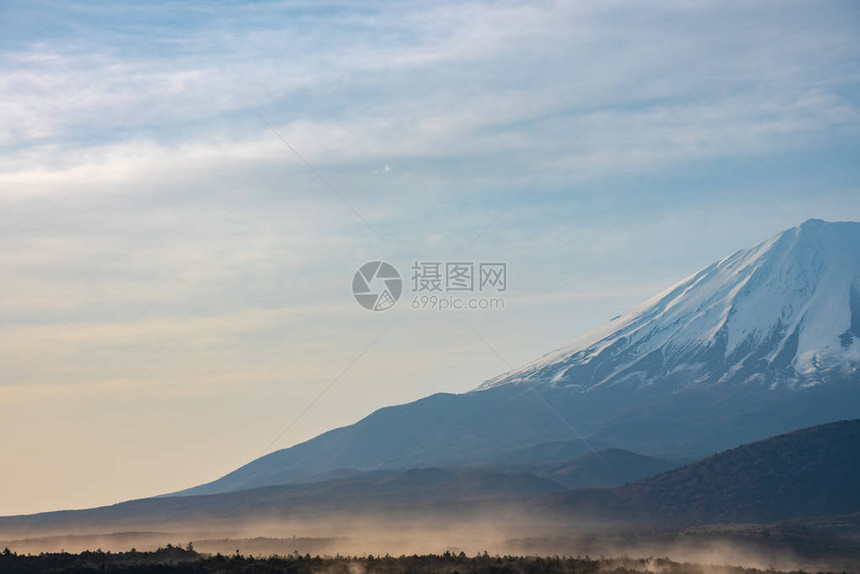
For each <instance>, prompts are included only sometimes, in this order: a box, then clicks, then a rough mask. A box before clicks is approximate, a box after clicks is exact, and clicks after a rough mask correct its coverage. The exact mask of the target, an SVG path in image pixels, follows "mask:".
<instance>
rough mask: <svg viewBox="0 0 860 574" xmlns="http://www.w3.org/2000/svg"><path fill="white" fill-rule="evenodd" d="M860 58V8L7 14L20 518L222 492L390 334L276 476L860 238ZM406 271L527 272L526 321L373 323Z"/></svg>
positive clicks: (9, 299) (40, 9)
mask: <svg viewBox="0 0 860 574" xmlns="http://www.w3.org/2000/svg"><path fill="white" fill-rule="evenodd" d="M858 32H860V7H858V5H857V4H856V3H853V2H816V3H813V2H808V3H807V2H787V3H786V2H758V3H754V4H753V3H728V4H725V3H716V2H706V1H703V2H696V1H686V0H685V1H680V0H679V1H677V2H658V3H649V4H647V5H646V4H638V5H630V4H628V3H621V2H617V3H616V2H594V3H589V2H581V3H565V2H562V3H554V2H539V3H532V4H522V3H518V2H501V3H480V2H475V3H473V2H462V3H444V2H441V3H440V2H411V3H376V2H363V3H340V2H332V3H329V2H289V1H287V2H225V3H217V2H206V3H202V2H183V3H177V4H174V3H159V2H148V3H143V4H137V3H134V4H133V3H123V2H104V3H99V2H91V3H87V2H74V1H73V2H30V3H0V52H2V57H0V117H2V118H3V121H2V122H0V150H2V153H0V241H2V243H3V246H4V249H2V250H0V284H2V286H3V291H2V293H3V297H2V298H0V433H2V436H5V437H7V438H6V441H5V442H4V461H3V464H4V465H7V467H8V468H5V469H3V473H4V475H5V476H8V477H9V479H8V482H9V486H8V487H6V488H4V492H2V493H0V514H7V513H14V512H30V511H37V510H49V509H54V508H60V507H63V508H68V507H80V506H87V505H94V504H104V503H110V502H115V501H118V500H123V499H127V498H132V497H139V496H146V495H149V494H154V493H158V492H164V491H169V490H177V489H180V488H184V487H187V486H190V485H192V484H196V483H200V482H203V481H206V480H209V479H212V478H215V477H217V476H219V475H221V474H223V473H225V472H227V471H229V470H231V469H233V468H235V467H236V466H238V465H240V464H242V463H244V462H247V461H248V460H249V459H251V458H254V457H255V456H257V455H258V454H259V453H260V451H261V449H263V448H264V447H265V446H266V445H267V444H268V443H269V442H270V441H271V440H272V439H274V438H275V437H276V436H278V434H279V433H280V432H281V431H282V430H283V429H284V428H285V426H286V425H287V424H288V423H289V422H290V421H291V420H292V419H293V418H294V417H295V415H296V414H297V413H298V412H300V411H301V410H302V409H303V408H304V407H305V406H306V405H307V404H308V403H309V402H310V401H311V400H313V398H314V397H316V396H317V395H318V393H319V391H320V390H321V389H322V388H325V387H326V386H327V385H328V384H329V383H330V382H331V381H332V380H333V379H334V378H335V377H337V376H338V375H339V374H340V373H341V372H343V370H344V368H346V367H347V366H348V365H349V364H350V363H352V361H353V360H354V359H355V358H356V356H357V355H358V354H359V353H361V351H362V350H363V349H365V348H366V347H367V345H368V344H369V343H370V342H371V341H372V340H373V339H374V337H375V336H377V335H378V334H379V333H381V332H382V331H383V330H384V329H385V328H387V327H389V325H392V324H393V326H391V327H390V328H389V330H388V331H386V333H385V335H384V336H383V337H382V338H381V339H380V340H379V342H378V343H377V344H375V345H374V346H373V347H372V348H371V349H370V350H369V351H368V352H367V353H365V354H364V355H363V356H362V357H361V359H360V360H359V361H358V362H356V363H355V364H354V366H352V367H351V368H349V369H348V370H347V372H346V373H345V374H344V375H343V376H342V377H341V379H339V380H338V383H337V385H335V386H334V387H332V389H331V391H330V392H329V393H327V394H326V395H325V396H324V397H323V398H322V399H320V401H319V402H318V403H316V404H315V405H314V407H313V408H312V409H311V410H310V411H309V412H308V414H307V415H305V416H304V417H303V418H302V419H301V420H300V421H299V422H298V423H296V425H295V426H293V427H292V428H291V429H290V430H289V431H288V432H287V433H286V434H284V436H283V437H282V438H281V439H280V440H279V442H278V443H277V445H276V447H285V446H289V445H290V444H294V443H296V442H298V441H301V440H304V439H307V438H310V437H312V436H314V435H315V434H317V433H319V432H322V431H324V430H327V429H329V428H332V427H334V426H339V425H343V424H349V423H351V422H354V421H355V420H357V419H359V418H361V417H362V416H364V415H366V414H368V413H369V412H371V411H372V410H374V409H375V408H378V407H381V406H384V405H388V404H392V403H399V402H404V401H408V400H413V399H416V398H419V397H421V396H425V395H427V394H430V393H432V392H438V391H446V392H461V391H465V390H469V389H471V388H474V387H475V386H477V385H478V384H480V382H482V381H483V380H485V379H487V378H490V377H492V376H495V375H497V374H499V373H500V372H502V371H504V370H505V366H504V364H503V363H502V362H501V361H499V359H498V357H496V356H495V355H494V354H493V353H492V352H490V351H489V350H488V349H487V348H486V346H484V344H483V343H482V342H481V341H480V340H478V339H477V338H476V337H475V336H474V333H472V331H471V330H470V329H469V328H467V327H466V326H465V325H464V322H468V323H469V324H470V325H472V326H473V327H474V329H476V330H477V331H479V332H481V333H482V335H483V336H484V337H485V338H486V339H487V340H488V341H489V342H491V344H492V345H493V346H494V347H495V348H496V350H497V351H498V352H499V354H501V355H502V356H504V358H505V360H506V361H507V362H508V363H511V364H518V363H522V362H525V361H528V360H530V359H532V358H534V357H536V356H538V355H540V354H542V353H544V352H546V351H549V350H551V349H553V348H555V347H558V346H560V345H563V344H565V343H568V342H570V341H572V340H574V339H576V338H577V337H579V336H581V335H583V334H585V333H586V332H588V331H589V330H590V329H593V328H595V327H597V326H599V325H600V324H601V323H602V322H603V321H605V320H606V319H608V318H610V317H612V316H614V315H617V314H619V313H622V312H624V311H626V310H627V309H628V308H630V307H631V306H632V305H634V304H636V303H638V302H640V301H642V300H644V299H646V298H648V297H649V296H650V295H652V294H654V293H655V292H656V291H659V290H661V289H663V288H665V287H667V286H668V285H670V284H672V283H674V282H676V281H678V280H680V279H682V278H683V277H684V276H686V275H688V274H690V273H692V272H694V271H696V270H697V269H699V268H701V267H704V266H705V265H707V264H709V263H711V262H712V261H714V260H716V259H719V258H721V257H724V256H726V255H728V254H729V253H731V252H733V251H734V250H737V249H740V248H742V247H746V246H749V245H750V244H752V243H755V242H757V241H760V240H763V239H765V238H767V237H768V236H770V235H773V234H775V233H777V232H779V231H781V230H782V229H784V228H787V227H791V226H793V225H796V224H799V223H800V222H801V221H803V220H804V219H807V218H810V217H818V218H822V219H830V220H846V219H852V220H860V193H858V191H860V167H858V166H860V162H858V161H857V158H858V155H860V154H858V152H860V109H858V88H860V58H858V56H860V43H858V41H857V38H858V37H860V34H858ZM257 114H259V115H260V116H262V117H263V118H264V119H265V120H266V122H268V123H269V124H271V126H272V127H273V128H274V129H275V130H276V131H277V132H278V133H279V134H280V135H281V136H282V137H283V138H284V139H285V140H286V141H287V142H289V144H290V145H291V146H293V147H294V148H295V149H296V150H297V151H298V152H299V153H300V154H301V155H302V157H304V158H305V159H306V160H307V162H308V163H309V164H310V165H311V166H313V168H314V169H315V170H316V171H317V172H318V173H319V174H320V175H322V177H323V178H325V180H326V181H327V182H328V183H329V184H330V185H331V186H332V187H333V188H334V189H335V190H336V191H337V192H338V193H339V194H340V195H341V196H342V197H343V198H344V199H345V200H346V201H347V202H348V203H349V204H350V205H351V206H352V207H353V208H354V209H355V210H356V211H357V212H358V213H359V214H360V215H361V217H363V218H364V219H365V220H366V221H367V222H368V223H369V224H370V225H371V226H372V227H373V228H374V229H375V230H376V231H377V232H378V233H379V234H380V235H381V236H382V237H383V238H384V239H385V242H384V243H383V242H382V241H380V240H379V239H378V238H377V237H376V235H374V234H373V233H372V232H370V230H369V229H368V228H367V227H366V226H365V224H364V223H363V222H362V221H361V220H360V219H359V218H358V217H356V216H355V214H354V213H353V212H352V211H351V210H350V209H349V208H348V207H347V206H346V205H345V204H344V203H342V202H341V201H340V200H339V199H338V198H337V197H336V196H335V194H333V193H332V192H331V191H330V190H329V189H328V188H327V187H326V186H325V185H324V184H323V182H321V181H320V179H319V178H318V177H317V176H316V175H315V174H314V173H313V172H312V171H311V170H309V169H308V167H307V166H306V165H304V164H303V163H302V162H301V161H299V159H298V158H297V157H296V156H295V155H293V154H292V152H291V151H290V150H289V149H288V148H287V147H286V146H285V145H284V144H283V143H282V142H281V141H280V140H279V139H278V138H277V137H276V136H275V134H274V133H273V132H272V131H271V130H270V129H269V128H268V127H267V126H266V125H265V124H264V123H263V122H262V121H261V120H260V119H259V118H258V116H257ZM589 125H591V127H590V128H588V129H587V131H585V133H583V134H582V135H581V137H580V138H579V139H577V140H576V142H575V143H574V144H573V145H572V146H571V147H570V149H569V150H568V151H567V153H564V154H563V155H561V157H558V159H557V161H555V162H554V163H552V166H551V167H550V168H549V169H547V170H546V171H545V173H543V175H542V176H541V177H540V178H539V179H538V180H537V181H536V182H535V183H534V184H533V185H532V186H531V187H530V188H529V190H528V192H527V193H525V194H524V195H523V196H522V197H521V198H520V199H519V200H518V201H516V202H515V203H513V205H511V203H512V202H513V201H514V199H515V198H516V197H517V196H518V195H519V194H520V193H521V192H522V191H523V190H524V189H526V187H527V186H529V184H530V183H532V182H533V181H534V180H535V178H536V177H538V175H539V174H541V172H542V171H543V170H544V169H546V168H547V166H548V165H549V164H550V163H551V162H553V160H554V158H556V157H557V156H558V155H559V154H560V152H562V151H563V150H565V149H566V148H567V147H568V146H569V145H570V144H571V142H573V141H574V139H575V138H576V137H577V135H578V134H580V133H581V132H582V131H583V130H584V129H585V128H586V127H587V126H589ZM509 206H510V208H509V209H507V210H506V208H508V207H509ZM505 210H506V211H505ZM503 211H504V215H503V216H502V217H501V218H500V219H499V220H498V221H497V222H496V223H495V224H494V225H492V226H491V227H490V228H489V229H488V230H487V232H486V233H485V234H484V235H482V236H481V238H480V240H478V241H477V242H476V243H475V244H474V245H471V246H470V244H471V243H472V242H473V240H474V239H475V238H476V237H477V236H478V235H479V234H480V233H481V231H482V230H483V229H484V228H486V226H487V225H488V224H489V223H490V222H491V221H493V220H494V219H495V218H496V217H497V216H498V215H499V214H500V213H502V212H503ZM376 259H384V260H387V261H391V262H392V263H394V264H395V265H396V266H397V267H398V268H400V269H401V272H403V273H404V274H405V273H406V270H408V268H409V266H410V265H411V263H412V262H413V261H414V260H466V261H505V262H507V264H508V268H509V283H510V289H509V292H508V293H507V294H506V295H505V300H506V308H505V309H504V310H503V311H492V312H491V311H487V312H476V313H467V314H465V315H464V314H463V313H436V314H433V313H418V312H414V311H411V310H410V309H409V308H408V305H405V304H403V303H404V302H401V304H400V305H398V306H397V307H395V308H394V309H392V310H391V311H390V312H385V313H369V312H367V311H365V310H364V309H362V308H361V307H359V306H358V305H356V304H355V302H354V301H353V299H352V295H351V293H350V291H349V288H350V282H351V278H352V274H353V273H354V271H355V270H356V269H357V268H358V267H359V266H360V265H361V264H362V263H364V262H366V261H369V260H376ZM164 469H170V472H165V471H164ZM58 473H60V474H62V476H63V477H64V478H63V480H62V481H61V484H58V482H57V479H56V476H57V474H58Z"/></svg>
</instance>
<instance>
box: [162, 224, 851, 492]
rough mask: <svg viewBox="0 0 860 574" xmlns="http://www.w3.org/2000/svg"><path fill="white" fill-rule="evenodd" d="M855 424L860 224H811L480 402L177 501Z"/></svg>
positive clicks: (420, 409) (293, 451)
mask: <svg viewBox="0 0 860 574" xmlns="http://www.w3.org/2000/svg"><path fill="white" fill-rule="evenodd" d="M850 418H860V223H853V222H840V223H828V222H824V221H820V220H809V221H807V222H805V223H803V224H802V225H800V226H798V227H794V228H791V229H788V230H786V231H784V232H782V233H780V234H778V235H776V236H775V237H772V238H770V239H768V240H766V241H764V242H762V243H760V244H758V245H756V246H754V247H751V248H749V249H745V250H742V251H738V252H737V253H734V254H732V255H730V256H728V257H726V258H725V259H723V260H721V261H718V262H716V263H713V264H711V265H709V266H707V267H705V268H704V269H702V270H701V271H699V272H697V273H694V274H693V275H691V276H690V277H687V278H686V279H684V280H682V281H681V282H680V283H677V284H676V285H674V286H673V287H670V288H669V289H668V290H666V291H664V292H663V293H660V294H659V295H657V296H655V297H654V298H652V299H651V300H649V301H646V302H645V303H643V304H642V305H640V306H639V307H637V308H636V309H634V310H632V311H631V312H630V313H628V314H626V315H623V316H621V317H618V318H616V319H614V320H612V321H610V322H609V323H608V324H606V325H605V326H604V327H603V328H601V329H599V330H597V331H595V332H593V333H591V334H589V335H588V336H586V337H584V338H582V339H580V340H579V341H577V342H575V343H573V344H572V345H570V346H568V347H565V348H562V349H559V350H557V351H555V352H552V353H550V354H548V355H545V356H544V357H542V358H540V359H538V360H537V361H535V362H533V363H530V364H528V365H525V366H523V367H521V368H518V369H515V370H513V371H511V372H509V373H505V374H503V375H501V376H499V377H496V378H494V379H491V380H489V381H487V382H485V383H483V384H482V385H480V386H479V387H477V388H476V389H475V390H474V391H471V392H469V393H465V394H459V395H453V394H437V395H432V396H430V397H427V398H425V399H422V400H419V401H416V402H413V403H409V404H405V405H399V406H395V407H388V408H384V409H381V410H379V411H376V412H375V413H373V414H371V415H370V416H368V417H366V418H365V419H363V420H361V421H359V422H357V423H356V424H354V425H351V426H348V427H343V428H340V429H335V430H332V431H329V432H327V433H324V434H322V435H320V436H318V437H316V438H314V439H312V440H310V441H307V442H305V443H302V444H299V445H296V446H294V447H291V448H288V449H284V450H280V451H277V452H274V453H271V454H269V455H266V456H264V457H262V458H259V459H257V460H255V461H253V462H251V463H249V464H247V465H245V466H243V467H241V468H239V469H238V470H236V471H234V472H232V473H230V474H228V475H226V476H224V477H222V478H220V479H218V480H216V481H214V482H211V483H208V484H204V485H201V486H198V487H195V488H191V489H188V490H186V491H182V492H180V493H176V494H177V495H185V494H213V493H221V492H230V491H237V490H244V489H248V488H254V487H259V486H266V485H277V484H288V483H294V482H300V481H307V480H313V479H314V477H318V476H323V475H325V474H326V473H332V472H338V471H339V470H342V469H356V470H379V469H406V468H416V467H423V466H432V465H463V464H482V463H494V462H498V461H502V460H505V457H506V456H510V455H511V453H515V452H518V451H522V449H532V452H542V451H543V450H553V449H555V447H553V448H550V449H542V448H540V446H539V445H547V444H550V443H559V444H561V443H564V444H565V445H566V446H565V449H566V452H569V453H570V454H571V455H573V454H576V453H579V454H585V453H587V452H589V451H591V450H593V449H602V448H623V449H629V450H635V451H637V452H640V453H644V454H649V455H663V456H666V455H669V456H693V455H705V454H710V453H713V452H716V451H718V450H722V449H726V448H730V447H734V446H737V445H739V444H742V443H745V442H751V441H754V440H760V439H763V438H766V437H769V436H772V435H775V434H779V433H783V432H788V431H792V430H796V429H799V428H802V427H807V426H812V425H816V424H822V423H827V422H831V421H835V420H840V419H850ZM555 450H557V449H555ZM574 451H575V452H574Z"/></svg>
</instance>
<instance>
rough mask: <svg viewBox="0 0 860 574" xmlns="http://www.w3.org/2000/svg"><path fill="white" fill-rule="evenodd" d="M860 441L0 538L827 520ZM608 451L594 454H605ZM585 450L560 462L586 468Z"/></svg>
mask: <svg viewBox="0 0 860 574" xmlns="http://www.w3.org/2000/svg"><path fill="white" fill-rule="evenodd" d="M858 445H860V420H853V421H843V422H838V423H831V424H827V425H822V426H817V427H812V428H808V429H804V430H801V431H795V432H792V433H788V434H784V435H779V436H776V437H773V438H770V439H767V440H764V441H760V442H756V443H752V444H747V445H744V446H741V447H738V448H735V449H732V450H729V451H726V452H723V453H720V454H718V455H714V456H712V457H709V458H706V459H704V460H701V461H699V462H696V463H693V464H689V465H687V466H684V467H681V468H678V469H675V470H670V471H668V472H665V473H662V474H659V475H657V476H654V477H652V478H648V479H645V480H641V481H638V482H634V483H630V484H626V485H624V486H621V487H617V488H578V489H570V490H567V489H564V487H563V486H561V485H560V484H558V483H557V482H554V481H552V480H547V479H546V478H540V477H538V476H536V475H535V474H532V473H527V472H516V471H514V472H510V471H509V472H493V471H488V470H483V469H476V468H423V469H411V470H405V471H377V472H368V473H359V474H358V475H354V476H351V477H349V478H341V479H332V480H325V481H320V482H314V483H304V484H294V485H285V486H269V487H261V488H255V489H250V490H243V491H240V492H228V493H223V494H214V495H203V496H180V497H160V498H149V499H144V500H135V501H130V502H124V503H121V504H116V505H113V506H106V507H102V508H94V509H89V510H76V511H64V512H49V513H44V514H37V515H32V516H17V517H5V518H0V535H2V536H7V537H15V536H18V537H20V536H32V535H36V534H38V535H44V534H45V533H63V532H72V531H73V532H76V533H84V532H109V531H121V530H124V531H132V530H137V531H141V530H149V529H153V528H162V529H165V528H167V529H174V528H179V529H182V528H187V527H190V526H191V525H194V524H197V525H201V524H202V525H205V527H206V528H210V529H217V528H220V527H224V526H225V525H230V524H233V525H235V524H243V523H250V522H253V521H260V522H261V523H263V524H265V523H266V522H267V521H289V520H292V521H296V522H298V523H301V522H303V521H309V520H316V519H320V520H323V521H326V520H328V521H330V522H332V523H334V524H339V523H340V522H341V521H344V520H351V519H358V520H359V522H361V523H362V524H367V523H368V521H370V522H373V521H380V522H385V521H387V520H389V519H391V520H393V521H394V522H395V523H396V522H397V521H398V520H402V519H406V520H407V522H409V523H410V524H414V522H415V521H416V520H420V519H423V518H428V517H435V518H437V519H440V520H441V523H442V524H450V523H452V522H457V521H458V520H464V519H478V520H479V521H480V520H483V519H489V520H497V519H498V518H499V517H500V516H507V517H508V518H509V519H515V520H516V521H520V520H523V521H525V522H523V523H524V524H525V523H527V524H533V525H539V524H542V525H546V526H550V527H551V528H554V527H555V526H564V525H565V524H568V523H569V524H580V525H581V524H585V523H588V522H591V521H594V522H595V523H613V524H616V525H629V526H634V527H635V526H637V525H640V524H647V525H650V526H656V525H664V526H674V525H679V524H681V525H691V524H714V523H726V522H738V521H742V522H752V523H770V522H774V521H780V520H793V519H803V518H811V517H818V518H820V519H823V520H824V523H827V522H828V521H829V520H830V519H829V518H827V517H831V518H832V517H835V516H841V515H850V514H854V513H860V488H858V487H857V476H858V473H860V448H858ZM617 454H618V453H615V455H617ZM630 454H631V453H627V455H624V456H627V457H629V455H630ZM615 455H612V454H610V453H605V452H604V453H602V454H600V456H606V460H607V462H609V460H610V457H611V456H615ZM591 456H596V455H591ZM588 458H590V457H586V460H580V461H579V462H577V461H573V462H572V463H569V464H568V465H567V466H569V467H577V466H579V467H582V466H583V465H585V466H587V465H588V464H590V462H589V461H588V460H587V459H588ZM564 466H565V465H561V467H560V468H562V469H563V467H564Z"/></svg>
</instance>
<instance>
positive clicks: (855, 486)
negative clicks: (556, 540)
mask: <svg viewBox="0 0 860 574" xmlns="http://www.w3.org/2000/svg"><path fill="white" fill-rule="evenodd" d="M858 477H860V420H853V421H843V422H837V423H831V424H826V425H820V426H816V427H811V428H807V429H803V430H799V431H795V432H792V433H787V434H783V435H779V436H775V437H773V438H770V439H766V440H763V441H759V442H754V443H750V444H747V445H743V446H740V447H737V448H734V449H732V450H728V451H725V452H722V453H720V454H717V455H714V456H711V457H709V458H706V459H704V460H701V461H699V462H696V463H693V464H689V465H687V466H684V467H681V468H678V469H675V470H672V471H669V472H665V473H663V474H660V475H657V476H655V477H652V478H648V479H645V480H642V481H639V482H636V483H633V484H629V485H626V486H623V487H619V488H616V489H611V490H610V489H590V490H578V491H570V492H565V493H562V494H559V495H555V496H553V497H551V499H549V500H550V502H549V504H548V505H562V506H563V508H564V509H565V510H566V511H567V512H577V513H585V514H590V515H596V516H601V517H610V516H613V517H619V518H621V517H628V518H636V519H649V520H657V521H660V522H686V523H714V522H732V521H749V522H766V521H774V520H784V519H792V518H802V517H809V516H826V515H842V514H850V513H854V512H859V511H860V478H858Z"/></svg>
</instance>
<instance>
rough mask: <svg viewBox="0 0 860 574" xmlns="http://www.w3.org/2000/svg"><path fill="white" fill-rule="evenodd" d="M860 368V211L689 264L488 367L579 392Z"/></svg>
mask: <svg viewBox="0 0 860 574" xmlns="http://www.w3.org/2000/svg"><path fill="white" fill-rule="evenodd" d="M858 374H860V223H855V222H838V223H828V222H825V221H821V220H816V219H811V220H809V221H806V222H804V223H803V224H802V225H800V226H798V227H794V228H791V229H788V230H786V231H784V232H782V233H780V234H779V235H776V236H775V237H772V238H771V239H768V240H767V241H764V242H762V243H760V244H758V245H756V246H754V247H752V248H750V249H745V250H741V251H738V252H737V253H734V254H733V255H730V256H729V257H726V258H725V259H723V260H721V261H718V262H716V263H713V264H711V265H709V266H708V267H705V268H704V269H702V270H701V271H699V272H697V273H694V274H693V275H691V276H689V277H687V278H686V279H684V280H683V281H681V282H679V283H677V284H676V285H674V286H672V287H670V288H669V289H667V290H666V291H664V292H662V293H660V294H658V295H657V296H655V297H654V298H652V299H650V300H648V301H646V302H645V303H643V304H642V305H640V306H639V307H637V308H635V309H634V310H633V311H632V312H630V313H628V314H627V315H623V316H621V317H618V318H616V319H614V320H612V321H610V322H609V323H607V324H606V325H605V326H603V327H602V328H600V329H598V330H597V331H594V332H592V333H590V334H589V335H587V336H585V337H583V338H582V339H580V340H578V341H576V342H575V343H573V344H572V345H570V346H568V347H565V348H562V349H559V350H557V351H555V352H552V353H550V354H548V355H545V356H544V357H542V358H540V359H538V360H537V361H535V362H533V363H530V364H528V365H526V366H524V367H522V368H519V369H516V370H514V371H512V372H509V373H506V374H504V375H501V376H499V377H497V378H495V379H491V380H489V381H487V382H485V383H484V384H482V385H481V386H480V387H478V389H476V390H485V389H488V388H491V387H497V386H500V385H508V384H541V385H552V386H564V387H569V388H570V389H571V390H580V391H582V392H588V391H593V390H596V389H599V388H606V387H613V386H616V385H619V384H624V385H631V386H633V387H635V388H641V387H646V386H648V387H650V386H654V385H668V386H669V387H670V388H673V389H674V388H679V387H684V386H687V385H690V384H714V383H739V384H744V383H746V384H749V383H759V384H765V385H770V386H772V387H775V386H778V385H786V386H789V387H798V386H811V385H816V384H819V383H821V382H825V381H827V380H829V379H832V378H838V379H847V378H853V377H856V376H858Z"/></svg>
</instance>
